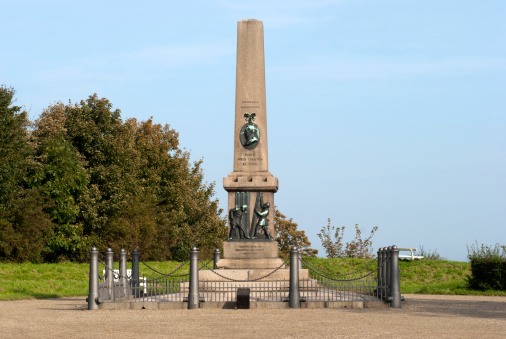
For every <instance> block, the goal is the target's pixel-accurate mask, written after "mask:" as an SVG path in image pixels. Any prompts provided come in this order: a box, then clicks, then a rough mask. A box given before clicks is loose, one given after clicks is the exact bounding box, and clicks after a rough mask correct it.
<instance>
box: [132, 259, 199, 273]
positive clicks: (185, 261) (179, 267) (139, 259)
mask: <svg viewBox="0 0 506 339" xmlns="http://www.w3.org/2000/svg"><path fill="white" fill-rule="evenodd" d="M139 261H140V262H141V263H143V264H144V265H145V266H146V267H147V268H149V269H150V270H152V271H153V272H156V273H158V274H160V275H162V276H164V277H168V276H173V277H177V275H172V273H174V272H176V271H178V270H179V269H181V267H183V266H184V265H186V263H187V262H188V261H190V260H189V259H188V260H186V261H185V262H184V263H182V264H181V265H179V267H178V268H176V269H175V270H173V271H171V272H169V273H162V272H159V271H157V270H155V269H154V268H152V267H151V266H149V265H148V264H146V263H145V262H144V261H143V260H142V259H139ZM185 275H188V274H183V275H181V276H185Z"/></svg>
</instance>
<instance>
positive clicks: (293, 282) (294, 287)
mask: <svg viewBox="0 0 506 339" xmlns="http://www.w3.org/2000/svg"><path fill="white" fill-rule="evenodd" d="M288 302H289V306H290V308H300V290H299V250H298V249H297V247H295V246H293V247H292V248H291V250H290V289H289V294H288Z"/></svg>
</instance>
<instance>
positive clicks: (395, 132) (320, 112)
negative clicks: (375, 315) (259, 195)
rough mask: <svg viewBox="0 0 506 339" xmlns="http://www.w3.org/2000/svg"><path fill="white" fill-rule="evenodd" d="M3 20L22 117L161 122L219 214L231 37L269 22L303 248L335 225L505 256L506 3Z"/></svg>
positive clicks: (289, 210)
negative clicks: (61, 109)
mask: <svg viewBox="0 0 506 339" xmlns="http://www.w3.org/2000/svg"><path fill="white" fill-rule="evenodd" d="M0 5H1V11H0V29H1V32H2V34H0V44H1V45H0V46H2V48H1V51H2V52H1V53H0V83H2V84H5V85H7V86H12V87H14V88H15V90H16V91H17V95H16V98H17V104H20V105H24V106H25V108H26V109H27V110H28V111H29V113H30V117H31V118H32V119H34V118H36V117H37V116H38V115H39V114H40V113H41V112H42V110H43V109H44V108H46V107H47V106H48V105H50V104H52V103H54V102H57V101H62V102H68V100H69V99H70V100H72V102H75V101H80V100H82V99H86V98H87V97H88V96H89V95H91V94H93V93H97V94H98V95H99V96H100V97H106V98H108V99H109V100H110V101H111V102H112V103H113V105H114V107H115V108H119V109H121V111H122V116H123V118H125V119H126V118H128V117H136V118H137V119H140V120H145V119H148V118H149V117H150V116H153V118H154V120H155V121H156V122H158V123H163V124H165V123H169V124H170V125H171V126H172V127H173V128H175V129H176V130H177V131H179V132H180V140H181V143H182V146H184V147H186V149H188V150H189V151H191V154H192V158H193V159H194V160H198V159H200V158H204V172H205V176H206V180H207V181H209V182H213V181H214V182H216V186H217V187H216V192H217V195H216V197H217V198H218V199H219V200H220V204H221V206H222V207H223V208H225V206H226V192H225V191H224V190H223V188H222V178H223V177H225V176H227V175H228V173H230V172H231V171H232V165H233V126H234V120H233V119H234V102H235V53H236V29H237V21H240V20H243V19H247V18H254V19H257V20H261V21H263V23H264V34H265V58H266V87H267V116H268V133H269V169H270V172H271V173H272V174H273V175H275V176H277V177H278V178H279V182H280V186H279V191H278V193H277V194H276V195H275V201H276V205H277V206H278V207H279V209H280V210H281V212H282V213H284V214H285V215H287V216H289V217H291V218H293V219H294V221H295V222H297V223H298V224H299V228H300V229H303V230H305V231H306V233H307V235H308V236H309V238H310V240H311V241H312V244H313V247H315V248H318V249H320V250H322V249H321V245H320V241H319V239H318V237H317V233H318V232H319V231H320V229H321V228H322V227H323V226H324V225H326V223H327V218H331V219H332V224H333V225H335V226H346V228H347V229H346V232H345V240H351V239H352V237H353V235H354V233H353V226H354V225H355V224H356V223H358V224H359V226H360V227H361V229H362V232H363V234H366V233H368V232H369V230H370V229H371V228H372V227H373V226H379V230H378V232H377V234H376V235H375V236H374V238H373V242H374V247H375V249H377V248H378V247H380V246H388V245H392V244H396V245H398V246H401V247H418V246H419V245H423V246H424V248H425V249H429V250H436V249H437V251H438V252H439V253H440V254H441V255H442V256H444V257H447V258H449V259H452V260H462V261H464V260H466V254H467V251H466V244H472V243H474V242H475V241H478V242H479V243H486V244H495V243H496V242H500V243H502V244H505V243H506V240H505V239H506V225H505V220H506V206H505V205H506V204H505V203H506V175H505V174H506V133H505V130H506V114H505V113H506V112H505V107H506V95H505V93H506V80H505V79H506V44H505V41H506V20H504V18H505V17H506V2H505V1H502V0H497V1H488V0H483V1H466V0H458V1H451V0H424V1H419V0H418V1H416V0H413V1H410V0H397V1H395V0H384V1H379V0H376V1H373V0H353V1H352V0H341V1H331V0H328V1H319V0H311V1H273V0H271V1H212V0H210V1H191V2H190V1H188V2H183V1H177V2H176V1H173V2H171V1H149V0H148V1H143V2H137V1H136V2H134V1H125V0H124V1H51V0H45V1H35V0H34V1H25V0H19V1H16V2H14V1H0ZM321 254H322V255H323V254H324V253H323V251H322V252H321Z"/></svg>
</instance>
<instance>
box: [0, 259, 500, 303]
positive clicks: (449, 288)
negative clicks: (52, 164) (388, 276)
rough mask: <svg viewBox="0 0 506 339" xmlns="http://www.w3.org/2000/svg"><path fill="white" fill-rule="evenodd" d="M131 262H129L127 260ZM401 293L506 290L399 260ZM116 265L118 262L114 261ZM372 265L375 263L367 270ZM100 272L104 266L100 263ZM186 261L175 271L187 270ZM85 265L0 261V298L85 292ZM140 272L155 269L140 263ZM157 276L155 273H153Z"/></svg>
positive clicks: (337, 268)
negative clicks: (471, 285) (476, 286)
mask: <svg viewBox="0 0 506 339" xmlns="http://www.w3.org/2000/svg"><path fill="white" fill-rule="evenodd" d="M307 260H308V262H309V263H310V264H311V265H313V266H314V267H316V268H318V269H320V270H322V271H324V272H333V273H348V272H353V271H355V270H357V269H359V268H361V267H363V266H364V265H365V264H367V263H368V262H369V261H370V260H365V259H350V258H344V259H322V258H308V259H307ZM129 264H130V263H129ZM147 264H148V265H149V266H151V267H152V268H153V269H155V270H157V271H159V272H164V273H168V272H170V271H172V270H174V269H176V268H177V267H178V266H179V265H180V264H181V263H179V262H174V261H166V262H148V263H147ZM399 266H400V273H401V292H402V293H423V294H473V295H503V296H506V291H475V290H470V289H468V288H467V283H466V277H467V276H468V275H469V274H470V273H471V271H470V270H471V265H470V263H468V262H457V261H445V260H421V261H401V262H400V264H399ZM116 268H117V263H116ZM373 268H374V263H372V264H371V266H369V269H373ZM99 270H100V275H102V270H103V266H102V265H99ZM187 272H188V264H186V265H185V266H184V267H183V268H182V269H181V270H180V271H178V273H187ZM88 273H89V265H88V264H76V263H60V264H31V263H24V264H12V263H0V300H16V299H26V298H57V297H66V296H86V295H87V294H88ZM140 273H141V275H153V274H154V272H153V271H151V270H150V269H148V268H147V267H146V266H145V265H143V264H142V263H141V265H140ZM155 275H156V274H155Z"/></svg>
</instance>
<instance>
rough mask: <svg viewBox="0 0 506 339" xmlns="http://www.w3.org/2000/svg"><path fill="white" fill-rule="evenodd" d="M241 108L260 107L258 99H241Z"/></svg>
mask: <svg viewBox="0 0 506 339" xmlns="http://www.w3.org/2000/svg"><path fill="white" fill-rule="evenodd" d="M241 103H242V105H241V108H260V106H259V105H256V104H258V103H259V102H258V100H242V101H241Z"/></svg>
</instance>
